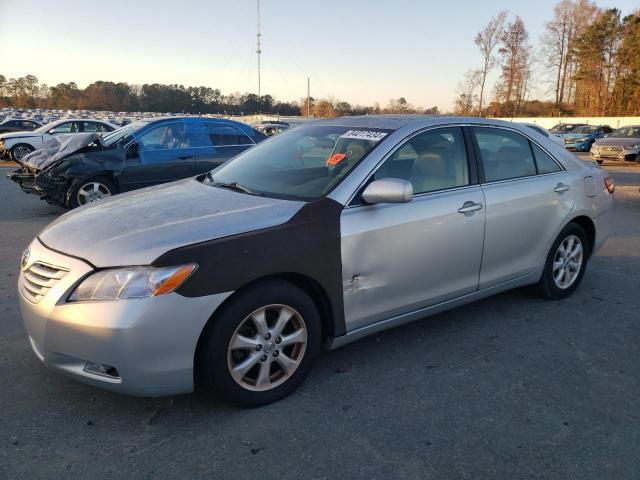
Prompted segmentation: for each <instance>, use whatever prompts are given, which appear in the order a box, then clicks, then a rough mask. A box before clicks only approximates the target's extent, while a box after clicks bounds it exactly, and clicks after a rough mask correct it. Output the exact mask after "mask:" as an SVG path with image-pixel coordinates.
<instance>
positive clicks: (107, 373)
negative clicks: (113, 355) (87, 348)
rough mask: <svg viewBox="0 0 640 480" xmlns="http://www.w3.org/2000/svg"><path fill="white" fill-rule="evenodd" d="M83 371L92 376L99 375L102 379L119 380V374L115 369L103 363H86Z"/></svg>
mask: <svg viewBox="0 0 640 480" xmlns="http://www.w3.org/2000/svg"><path fill="white" fill-rule="evenodd" d="M84 371H85V372H87V373H91V374H93V375H100V376H102V377H109V378H120V374H119V373H118V370H116V367H112V366H111V365H105V364H103V363H94V362H87V363H86V364H85V366H84Z"/></svg>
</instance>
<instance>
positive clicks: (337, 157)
mask: <svg viewBox="0 0 640 480" xmlns="http://www.w3.org/2000/svg"><path fill="white" fill-rule="evenodd" d="M345 158H347V155H346V154H344V153H334V154H333V155H331V156H330V157H329V158H328V159H327V163H326V166H327V167H330V166H332V165H337V164H339V163H340V162H341V161H343V160H344V159H345Z"/></svg>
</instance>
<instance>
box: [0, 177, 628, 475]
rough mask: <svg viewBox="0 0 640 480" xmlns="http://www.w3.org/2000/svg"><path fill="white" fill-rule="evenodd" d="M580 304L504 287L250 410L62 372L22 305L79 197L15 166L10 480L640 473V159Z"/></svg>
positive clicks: (326, 367)
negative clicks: (33, 340) (27, 177)
mask: <svg viewBox="0 0 640 480" xmlns="http://www.w3.org/2000/svg"><path fill="white" fill-rule="evenodd" d="M610 170H611V171H612V172H613V175H614V176H615V177H616V179H617V182H618V185H619V187H618V190H617V193H616V201H615V203H616V209H615V213H614V224H615V228H614V230H615V231H614V234H613V236H612V237H611V238H610V239H609V240H608V241H607V243H606V244H605V246H604V247H603V248H602V249H601V250H600V252H599V253H598V255H597V256H596V257H595V258H594V259H593V260H592V262H591V263H590V265H589V269H588V271H587V274H586V277H585V279H584V282H583V283H582V285H581V287H580V288H579V289H578V291H577V292H576V293H575V295H573V296H572V297H571V298H569V299H566V300H564V301H560V302H555V301H548V300H542V299H539V298H537V297H535V296H532V295H531V294H529V293H528V292H526V291H522V290H518V291H513V292H508V293H505V294H501V295H498V296H495V297H492V298H489V299H486V300H483V301H480V302H478V303H475V304H472V305H468V306H465V307H461V308H458V309H456V310H453V311H450V312H447V313H444V314H440V315H437V316H434V317H430V318H428V319H425V320H422V321H418V322H415V323H413V324H410V325H407V326H403V327H399V328H396V329H394V330H391V331H388V332H385V333H383V334H379V335H377V336H373V337H370V338H367V339H365V340H362V341H360V342H357V343H355V344H352V345H349V346H347V347H344V348H342V349H340V350H337V351H334V352H327V353H325V354H323V356H322V357H321V358H320V360H319V362H318V364H317V366H316V368H315V369H314V371H313V372H312V374H311V376H310V378H309V379H308V380H307V381H306V383H305V384H304V385H303V386H302V387H301V388H300V389H299V390H298V391H297V392H296V393H295V394H293V395H292V396H290V397H289V398H287V399H285V400H283V401H281V402H279V403H276V404H273V405H269V406H267V407H263V408H260V409H254V410H242V409H238V408H234V407H230V406H228V405H225V404H223V403H220V402H218V401H216V400H210V399H208V398H206V397H204V396H202V395H199V394H192V395H183V396H176V397H169V398H160V399H139V398H131V397H126V396H121V395H116V394H112V393H109V392H104V391H101V390H98V389H94V388H92V387H89V386H85V385H82V384H80V383H76V382H73V381H71V380H68V379H65V378H63V377H61V376H58V375H56V374H53V373H51V372H49V371H47V370H46V369H45V368H44V367H43V366H42V365H41V364H40V362H39V361H38V360H37V358H36V357H35V355H34V354H33V352H32V351H31V349H30V347H29V344H28V341H27V337H26V334H25V331H24V329H23V327H22V324H21V321H20V317H19V313H18V305H17V298H16V295H17V292H16V286H15V283H16V277H17V271H18V263H19V258H20V253H21V251H22V249H23V248H24V247H25V246H26V245H27V244H28V242H29V241H30V240H31V238H32V237H33V236H34V235H35V234H36V233H37V232H38V231H39V230H40V229H41V228H42V227H43V226H45V225H46V224H47V223H48V222H50V221H51V220H53V219H54V218H55V217H56V216H57V215H59V214H60V213H61V211H62V210H61V209H59V208H56V207H52V206H49V205H46V204H44V203H43V202H41V201H39V200H38V199H37V198H36V197H34V196H27V195H24V194H23V193H22V192H20V191H19V190H18V189H17V188H16V186H15V185H13V184H11V182H9V181H8V180H7V179H6V178H4V173H6V172H8V171H9V170H8V169H6V168H0V172H1V173H2V178H0V201H1V202H2V204H3V205H4V207H5V208H2V210H1V211H0V245H2V247H1V248H0V292H1V295H0V312H1V313H2V314H1V315H0V478H7V479H14V478H29V479H35V478H89V477H90V478H92V480H98V479H111V478H216V479H217V478H256V477H259V478H261V479H270V478H279V479H289V478H290V479H300V478H305V479H315V478H367V479H375V478H380V479H388V478H421V479H429V478H437V479H441V478H452V479H465V478H468V479H481V478H482V479H485V478H496V479H533V478H545V479H551V478H554V479H555V478H557V479H579V480H586V479H597V480H601V479H637V478H640V414H639V409H638V399H639V398H640V328H639V325H638V322H639V320H640V317H639V315H638V311H640V295H638V286H639V285H640V193H639V192H638V186H639V185H640V168H636V167H633V166H624V167H619V166H611V167H610Z"/></svg>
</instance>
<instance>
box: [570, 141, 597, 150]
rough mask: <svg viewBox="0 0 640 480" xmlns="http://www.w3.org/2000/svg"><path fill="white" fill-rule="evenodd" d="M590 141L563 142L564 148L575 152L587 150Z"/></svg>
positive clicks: (589, 146)
mask: <svg viewBox="0 0 640 480" xmlns="http://www.w3.org/2000/svg"><path fill="white" fill-rule="evenodd" d="M591 143H592V142H565V143H564V148H566V149H567V150H571V151H575V152H588V151H589V149H590V148H591Z"/></svg>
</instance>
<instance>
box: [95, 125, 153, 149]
mask: <svg viewBox="0 0 640 480" xmlns="http://www.w3.org/2000/svg"><path fill="white" fill-rule="evenodd" d="M148 124H149V122H146V121H144V120H140V121H138V122H133V123H130V124H128V125H125V126H124V127H120V128H118V129H116V130H114V131H113V132H109V133H107V134H106V135H103V136H102V137H101V138H100V142H101V143H102V145H103V146H105V147H110V146H111V145H114V144H115V143H117V142H119V141H120V140H122V139H123V138H124V137H126V136H127V135H131V134H132V133H133V132H137V131H138V130H140V129H141V128H143V127H145V126H147V125H148Z"/></svg>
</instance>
